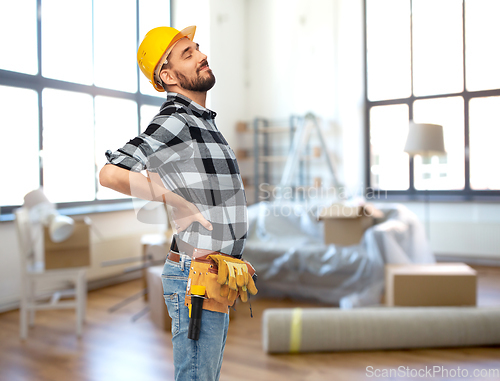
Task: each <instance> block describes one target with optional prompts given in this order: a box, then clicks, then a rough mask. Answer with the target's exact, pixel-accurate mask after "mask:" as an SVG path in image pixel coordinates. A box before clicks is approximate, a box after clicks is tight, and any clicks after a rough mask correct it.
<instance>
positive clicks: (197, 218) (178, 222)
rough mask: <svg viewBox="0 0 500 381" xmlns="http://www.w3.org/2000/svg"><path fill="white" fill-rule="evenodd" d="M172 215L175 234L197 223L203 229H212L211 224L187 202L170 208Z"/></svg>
mask: <svg viewBox="0 0 500 381" xmlns="http://www.w3.org/2000/svg"><path fill="white" fill-rule="evenodd" d="M172 214H173V216H172V217H173V219H174V222H175V228H176V230H177V232H181V231H183V230H186V229H187V228H188V227H189V226H190V225H191V224H192V223H193V222H199V223H200V224H201V225H202V226H203V227H204V228H205V229H208V230H212V229H213V226H212V224H211V223H210V222H208V220H207V219H206V218H205V217H203V215H202V214H201V213H200V211H199V210H198V208H197V207H196V206H195V205H194V204H192V203H190V202H188V201H186V202H185V203H183V204H182V205H181V206H179V207H174V208H172Z"/></svg>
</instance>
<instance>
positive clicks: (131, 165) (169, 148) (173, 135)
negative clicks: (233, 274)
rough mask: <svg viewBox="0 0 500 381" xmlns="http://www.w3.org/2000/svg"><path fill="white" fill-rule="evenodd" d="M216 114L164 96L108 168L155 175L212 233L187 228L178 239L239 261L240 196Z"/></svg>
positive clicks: (243, 227) (243, 229) (243, 218)
mask: <svg viewBox="0 0 500 381" xmlns="http://www.w3.org/2000/svg"><path fill="white" fill-rule="evenodd" d="M215 116H216V113H215V112H214V111H211V110H209V109H207V108H204V107H202V106H200V105H198V104H196V103H195V102H193V101H191V100H190V99H189V98H187V97H185V96H183V95H181V94H177V93H171V92H169V93H167V100H166V101H165V103H163V105H162V106H161V108H160V112H159V113H158V114H157V115H156V116H155V117H154V118H153V120H152V121H151V122H150V124H149V126H148V128H147V129H146V130H145V131H144V132H143V133H141V134H140V135H139V136H137V137H135V138H134V139H132V140H130V141H129V142H128V143H126V144H125V145H124V146H123V147H122V148H120V149H118V150H117V151H115V152H111V151H110V150H108V151H106V157H107V159H108V163H107V164H114V165H117V166H118V167H121V168H125V169H128V170H132V171H135V172H140V171H143V170H148V171H150V172H155V173H158V175H159V177H160V178H161V180H162V182H163V185H164V186H165V188H167V189H169V190H171V191H173V192H174V193H176V194H177V195H179V196H181V197H183V198H184V199H186V200H187V201H189V202H191V203H193V204H195V205H196V206H197V207H198V209H199V210H200V212H201V213H202V215H203V216H204V217H205V218H206V219H207V220H208V221H210V223H211V224H212V226H213V230H212V231H210V230H208V229H205V228H204V227H203V226H202V225H201V224H200V223H198V222H195V223H193V224H191V225H190V226H189V227H188V228H187V229H186V230H184V231H182V232H180V233H179V234H178V237H179V238H180V239H181V240H183V241H184V242H187V243H189V244H190V245H192V246H194V247H197V248H201V249H208V250H214V251H220V252H222V253H225V254H229V255H233V256H235V257H241V254H242V252H243V248H244V245H245V240H246V237H247V229H248V225H247V207H246V198H245V191H244V189H243V183H242V181H241V176H240V171H239V168H238V163H237V162H236V156H235V154H234V152H233V150H232V149H231V148H230V147H229V145H228V143H227V141H226V140H225V139H224V136H222V134H221V133H220V131H219V130H218V129H217V127H216V126H215V121H214V118H215Z"/></svg>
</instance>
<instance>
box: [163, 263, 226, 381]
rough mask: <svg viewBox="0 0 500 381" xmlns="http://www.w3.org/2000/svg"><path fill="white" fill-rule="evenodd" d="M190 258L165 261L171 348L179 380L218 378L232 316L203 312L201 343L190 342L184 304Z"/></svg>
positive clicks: (212, 379)
mask: <svg viewBox="0 0 500 381" xmlns="http://www.w3.org/2000/svg"><path fill="white" fill-rule="evenodd" d="M190 265H191V257H189V256H187V255H184V254H181V260H180V261H179V262H173V261H171V260H169V259H166V260H165V265H164V266H163V273H162V276H161V277H162V283H163V297H164V298H165V303H166V305H167V309H168V314H169V315H170V317H171V318H172V345H173V349H174V367H175V380H176V381H183V380H189V381H195V380H196V381H198V380H200V381H201V380H207V381H209V380H210V381H215V380H218V379H219V376H220V368H221V366H222V356H223V354H224V346H225V344H226V337H227V329H228V326H229V315H228V314H225V313H221V312H214V311H208V310H203V312H202V321H201V331H200V338H199V340H191V339H188V337H187V334H188V327H189V310H188V308H187V307H186V306H185V305H184V297H185V295H186V288H187V281H188V276H189V267H190Z"/></svg>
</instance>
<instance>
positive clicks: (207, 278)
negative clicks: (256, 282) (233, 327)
mask: <svg viewBox="0 0 500 381" xmlns="http://www.w3.org/2000/svg"><path fill="white" fill-rule="evenodd" d="M211 254H212V255H213V254H217V255H224V256H227V257H229V258H233V257H231V256H229V255H226V254H221V253H219V252H211V253H210V254H206V255H203V256H199V257H193V258H192V260H191V267H190V269H189V277H188V285H187V289H186V298H185V299H184V305H185V306H188V305H189V304H191V286H192V285H200V286H205V290H206V291H205V298H206V299H205V300H204V301H203V309H204V310H209V311H216V312H222V313H226V314H228V313H229V307H231V306H232V305H233V304H234V302H235V300H236V298H237V296H238V295H236V297H234V298H228V295H227V294H226V296H221V289H222V287H223V285H221V284H220V283H219V282H218V281H217V278H218V268H217V263H216V262H215V261H214V260H213V259H211V258H209V257H208V256H209V255H211ZM245 263H246V264H247V267H248V273H249V275H250V276H253V275H254V274H255V269H254V268H253V267H252V265H251V264H250V263H249V262H246V261H245Z"/></svg>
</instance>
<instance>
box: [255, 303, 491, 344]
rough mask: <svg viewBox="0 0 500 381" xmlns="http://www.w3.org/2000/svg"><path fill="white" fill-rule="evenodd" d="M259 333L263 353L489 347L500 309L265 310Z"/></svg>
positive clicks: (372, 308) (378, 308)
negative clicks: (261, 339)
mask: <svg viewBox="0 0 500 381" xmlns="http://www.w3.org/2000/svg"><path fill="white" fill-rule="evenodd" d="M262 329H263V332H262V338H263V347H264V351H265V352H267V353H294V352H295V353H298V352H328V351H355V350H375V349H403V348H432V347H460V346H477V345H494V344H500V308H499V307H466V306H464V307H365V308H355V309H349V310H345V309H339V308H293V309H289V308H271V309H267V310H265V311H264V314H263V316H262Z"/></svg>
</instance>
